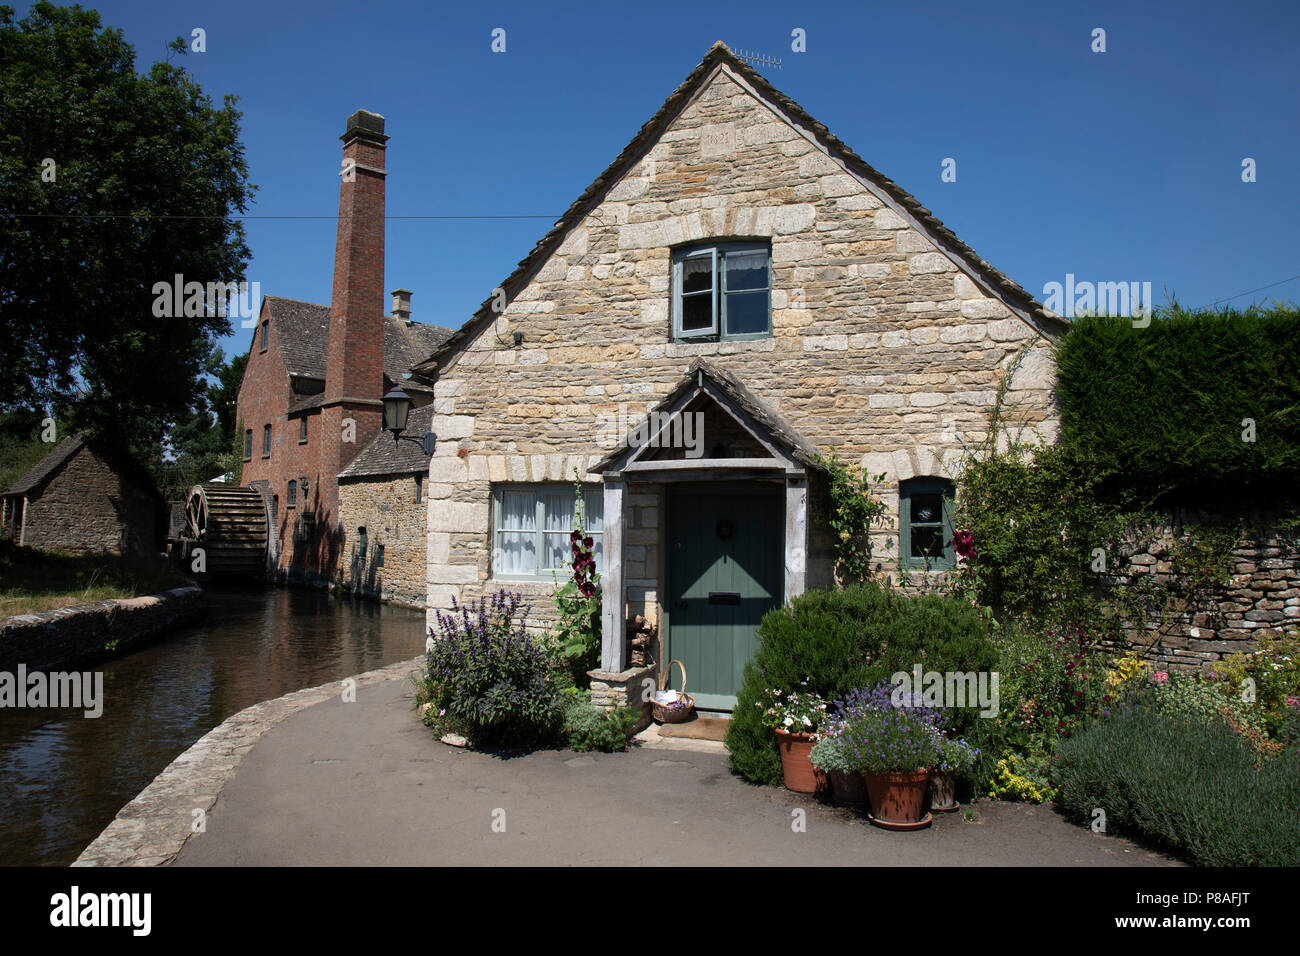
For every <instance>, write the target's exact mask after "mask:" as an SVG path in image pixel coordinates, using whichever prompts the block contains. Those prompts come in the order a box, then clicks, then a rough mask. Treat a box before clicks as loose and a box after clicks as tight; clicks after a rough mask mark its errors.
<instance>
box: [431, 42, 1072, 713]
mask: <svg viewBox="0 0 1300 956" xmlns="http://www.w3.org/2000/svg"><path fill="white" fill-rule="evenodd" d="M501 289H502V291H503V294H498V295H496V296H495V297H494V298H492V299H489V300H488V301H487V302H485V303H484V304H483V306H482V307H481V308H480V309H479V310H478V312H477V313H476V314H475V315H474V316H473V317H472V318H471V319H470V320H469V321H468V322H466V323H465V324H464V326H462V327H461V328H460V329H459V330H458V331H457V332H455V333H454V334H453V335H452V336H451V338H450V339H449V340H448V341H447V342H446V343H445V344H444V345H442V346H441V347H440V348H439V349H438V350H437V351H436V352H435V353H434V354H433V356H432V357H431V358H430V359H429V361H427V362H425V363H423V364H420V365H417V366H416V371H417V372H420V373H425V374H429V375H431V376H435V377H436V384H435V397H434V405H433V411H434V414H433V420H432V429H433V431H434V432H436V433H437V434H438V436H439V441H438V444H437V449H436V453H435V454H434V456H433V458H432V461H431V462H430V467H429V484H428V488H427V489H426V494H427V496H428V499H429V505H428V604H429V608H430V612H429V613H430V615H431V616H432V614H433V609H436V608H446V607H448V606H449V605H450V603H451V601H452V600H453V598H454V599H456V600H457V601H460V602H464V601H468V600H472V599H475V598H477V597H478V596H479V595H481V594H484V593H490V592H494V591H495V590H497V589H498V588H502V587H504V588H509V589H513V590H519V591H522V592H524V593H525V594H526V595H527V596H528V597H530V598H531V599H532V600H533V601H534V605H535V607H540V609H541V610H540V612H535V613H539V616H540V617H545V616H546V615H548V614H553V611H552V610H551V608H550V605H549V602H548V598H549V596H550V595H551V594H552V592H553V590H554V587H555V582H556V581H557V579H558V580H562V579H563V576H564V573H565V572H564V568H563V563H564V559H565V557H566V556H567V554H568V532H569V530H570V528H571V525H572V515H573V512H574V505H575V491H574V485H575V481H576V482H577V483H579V484H580V485H581V494H582V497H583V500H584V503H585V511H586V528H587V530H588V533H590V534H592V536H593V538H594V541H595V546H596V552H597V557H598V565H599V568H600V572H601V575H602V588H603V611H604V623H603V644H602V658H601V670H600V671H599V672H594V673H593V678H594V679H595V681H596V683H595V685H594V686H595V687H596V689H597V690H598V691H600V692H601V694H600V695H598V696H603V697H604V698H605V699H606V700H609V699H611V698H617V696H618V695H619V694H620V693H622V692H624V691H625V690H628V689H630V691H631V692H635V691H637V690H639V688H640V686H641V680H642V678H643V676H644V674H643V673H642V672H641V671H638V670H635V669H629V668H628V666H627V661H628V646H627V630H628V622H629V620H630V619H631V618H632V617H633V616H635V615H644V616H646V617H647V618H649V619H651V620H652V621H653V622H655V623H656V624H657V625H658V626H659V634H660V639H661V641H662V642H663V645H664V646H663V647H662V648H660V649H659V651H658V653H659V654H660V655H662V656H660V657H659V658H658V659H660V660H663V661H668V660H671V659H676V660H680V661H682V662H683V663H684V664H685V666H686V670H687V673H688V682H689V683H688V689H689V690H690V691H691V693H692V694H694V695H695V696H696V698H697V700H698V702H699V704H700V706H701V707H702V708H704V709H716V710H724V711H725V710H729V709H730V708H731V706H732V705H733V704H734V701H735V693H736V690H737V688H738V687H739V684H740V680H741V671H742V668H743V666H744V664H745V662H746V661H747V660H748V659H749V657H750V655H751V654H752V653H753V651H754V648H755V628H756V626H757V624H758V621H759V619H760V618H761V617H762V615H763V613H764V612H765V611H767V610H768V609H770V608H771V607H773V606H776V605H779V604H780V603H781V602H783V601H785V600H788V599H789V598H791V597H793V596H795V595H797V594H799V593H801V592H802V591H803V590H805V589H806V588H810V587H819V586H826V585H828V584H830V583H831V582H832V580H833V566H834V557H835V556H834V549H833V547H832V545H833V542H832V541H831V540H830V538H829V535H828V532H827V530H826V524H825V516H824V513H823V510H822V507H823V506H822V505H821V504H819V502H821V500H822V496H821V494H820V490H821V489H822V488H823V487H824V484H825V482H824V472H823V469H822V466H821V465H820V464H819V456H821V455H824V454H827V453H829V452H831V451H835V452H836V453H837V454H838V455H839V456H840V457H841V459H844V460H847V461H849V462H852V463H855V464H859V463H860V464H863V465H865V466H866V467H867V468H868V469H869V470H870V471H871V472H872V473H883V474H884V475H885V479H884V485H883V486H882V487H881V488H880V492H881V493H882V495H883V497H884V498H885V500H886V503H887V504H888V505H889V508H890V515H891V522H890V524H889V525H888V526H886V527H883V528H880V529H878V531H877V534H876V536H875V556H876V558H877V559H879V560H881V561H882V562H884V563H885V564H886V565H887V566H888V567H890V568H894V569H897V568H900V567H901V568H922V567H929V568H942V567H944V566H945V565H949V566H950V565H951V563H952V561H953V544H952V528H951V523H950V519H949V517H948V510H947V507H946V504H947V501H948V500H950V498H951V494H952V480H953V476H954V474H955V473H956V471H955V469H956V466H957V463H958V460H959V457H960V455H961V454H962V449H963V447H967V446H969V445H971V444H972V443H973V442H976V441H978V440H979V439H980V438H981V437H982V436H983V433H984V432H985V430H986V428H987V425H988V418H989V412H990V409H991V407H992V406H993V403H994V401H995V398H996V396H997V394H998V391H999V389H1000V388H1003V387H1005V390H1006V394H1005V401H1004V404H1005V406H1006V409H1007V412H1008V415H1009V416H1010V418H1011V420H1012V421H1013V422H1014V423H1015V424H1016V425H1017V426H1018V427H1020V428H1023V429H1025V430H1026V431H1027V433H1028V434H1029V435H1031V436H1032V435H1033V434H1035V433H1037V434H1038V435H1040V436H1041V437H1042V438H1044V439H1050V438H1051V437H1052V436H1053V435H1054V432H1055V429H1056V425H1057V422H1056V418H1055V412H1054V408H1053V401H1052V393H1051V390H1052V386H1053V382H1052V366H1051V362H1050V352H1049V343H1050V340H1051V339H1052V337H1053V336H1055V335H1057V334H1058V333H1060V332H1061V331H1063V330H1064V329H1065V328H1066V324H1065V322H1064V320H1062V319H1061V318H1060V317H1058V316H1056V315H1055V314H1053V313H1050V312H1049V311H1047V310H1046V309H1045V308H1044V307H1043V306H1042V305H1040V304H1039V303H1038V302H1036V301H1035V300H1034V299H1033V297H1032V296H1030V295H1029V294H1028V293H1027V292H1026V291H1025V290H1024V289H1022V288H1021V287H1020V286H1018V285H1017V284H1015V283H1014V282H1012V281H1011V280H1010V279H1008V278H1007V277H1006V276H1005V275H1003V274H1002V273H1001V272H998V271H997V270H996V269H994V268H993V267H991V266H990V265H989V264H988V263H987V262H985V261H984V260H983V259H981V258H979V257H978V256H977V255H976V254H975V253H974V252H973V251H972V250H971V249H970V248H969V247H968V246H966V245H965V244H964V243H963V242H961V240H959V239H958V238H957V237H956V236H955V235H953V234H952V233H951V232H950V231H949V230H948V229H946V228H945V227H944V226H943V224H942V223H940V222H939V221H938V220H937V219H936V218H935V217H934V216H933V215H931V214H930V213H929V212H928V211H927V210H926V209H924V208H923V207H922V206H921V205H920V204H919V203H918V202H917V201H916V200H915V199H914V198H913V197H912V196H910V195H909V194H908V193H906V192H905V191H904V190H902V189H901V188H900V187H899V186H897V185H896V184H895V183H893V182H891V181H890V180H889V179H886V178H885V177H884V176H882V175H881V174H880V173H878V172H877V171H876V170H874V169H873V168H872V167H871V166H869V165H868V164H867V163H866V162H865V161H864V160H863V159H862V158H861V157H859V156H858V155H857V154H856V153H854V152H853V151H852V150H850V149H849V148H848V147H847V146H846V145H845V144H844V143H842V142H841V141H840V140H839V139H837V138H836V137H835V136H834V135H833V134H832V133H831V132H830V131H829V130H827V129H826V128H825V127H824V126H822V125H821V124H820V123H818V122H817V121H816V120H814V119H813V118H812V117H811V116H810V115H808V114H807V113H806V112H805V111H804V110H803V109H802V108H801V107H799V106H798V105H797V104H795V103H794V102H792V101H791V100H790V99H789V98H787V97H786V96H784V95H783V94H782V93H781V92H780V91H778V90H777V89H775V88H774V87H773V86H772V85H771V84H769V83H768V82H767V81H766V80H765V79H764V78H763V77H762V76H760V75H759V74H758V73H757V72H756V71H755V70H754V69H753V68H751V67H750V66H749V65H748V64H746V63H744V62H743V61H741V60H740V59H738V58H737V57H736V56H734V55H733V54H732V53H731V52H730V51H729V50H728V49H727V48H726V47H725V46H724V45H722V44H716V45H715V46H714V47H713V48H712V49H711V50H710V51H709V52H708V54H707V55H706V56H705V58H704V60H703V62H701V63H700V64H699V66H698V67H696V69H695V70H694V71H693V72H692V73H691V74H690V76H688V77H687V79H686V81H685V82H684V83H683V84H682V85H681V86H680V87H679V88H678V89H677V90H676V91H675V92H674V93H673V94H672V95H671V96H670V97H669V98H668V100H667V102H666V103H665V104H664V105H663V107H662V108H661V109H660V110H659V112H658V113H656V114H655V115H654V116H653V117H652V118H651V119H650V120H649V122H647V123H646V124H645V125H644V126H643V127H642V128H641V130H640V132H639V133H638V134H637V135H636V137H635V138H634V139H633V141H632V142H631V143H630V144H628V146H627V148H626V149H624V150H623V152H622V153H621V154H620V155H619V156H618V158H617V159H615V160H614V162H613V163H612V164H611V165H610V166H609V168H608V169H606V170H605V171H604V172H603V173H602V174H601V175H600V176H599V177H598V178H597V179H596V181H595V182H594V183H592V184H591V186H590V187H588V189H587V190H586V191H585V192H584V193H583V194H582V195H581V196H580V197H579V198H578V199H577V200H576V201H575V202H574V203H573V205H572V206H571V207H570V208H569V210H568V211H567V212H566V213H565V215H564V216H563V218H562V219H561V220H560V221H559V223H558V224H557V225H556V226H555V228H554V229H553V230H552V231H551V232H550V233H548V234H547V235H546V236H545V237H543V239H542V240H541V241H540V242H539V243H538V244H537V246H536V248H534V249H533V251H532V252H531V254H530V255H529V256H528V257H527V258H526V259H525V260H524V261H523V262H522V263H521V264H520V266H519V268H518V269H517V270H516V271H515V272H514V273H513V274H512V275H511V276H509V277H508V278H507V279H506V280H505V281H504V282H503V283H502V284H501ZM431 623H432V622H431ZM675 685H676V679H674V686H675ZM607 690H608V693H606V692H607Z"/></svg>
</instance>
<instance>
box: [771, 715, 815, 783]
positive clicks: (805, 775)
mask: <svg viewBox="0 0 1300 956" xmlns="http://www.w3.org/2000/svg"><path fill="white" fill-rule="evenodd" d="M773 733H775V734H776V749H777V750H778V751H780V753H781V771H782V773H783V774H784V775H785V786H786V789H787V790H793V791H794V792H795V793H816V792H817V782H818V776H819V773H818V771H817V770H816V769H814V767H813V765H812V760H811V759H810V758H809V756H808V755H809V753H811V751H812V748H813V744H814V743H815V742H816V740H815V738H814V737H813V735H812V734H792V733H788V732H786V731H784V730H774V731H773Z"/></svg>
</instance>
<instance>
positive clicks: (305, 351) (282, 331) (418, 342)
mask: <svg viewBox="0 0 1300 956" xmlns="http://www.w3.org/2000/svg"><path fill="white" fill-rule="evenodd" d="M265 300H266V303H267V308H268V311H269V312H270V316H271V323H272V324H273V325H274V326H275V338H276V342H278V343H279V346H280V357H281V358H282V359H283V360H284V367H285V368H286V369H288V371H289V374H290V375H296V376H298V377H300V378H314V379H320V380H322V381H323V380H324V378H325V358H326V353H327V352H328V344H329V330H330V307H329V306H328V305H321V304H320V303H319V302H303V301H301V300H299V299H286V298H284V297H282V296H278V295H268V296H266V297H265ZM450 336H451V329H446V328H443V327H442V326H440V325H426V324H424V323H421V322H413V323H411V324H410V325H408V324H407V323H406V322H404V321H403V320H402V319H399V318H397V317H396V316H392V315H386V316H384V374H385V375H387V376H388V378H389V379H390V380H391V381H393V382H398V383H401V382H406V381H409V380H408V379H407V378H406V376H407V374H408V373H409V372H410V371H411V366H413V365H415V364H416V363H417V362H421V361H423V360H424V359H426V358H428V357H429V356H430V355H432V354H433V352H434V350H435V349H437V348H438V346H440V345H441V344H442V343H443V342H445V341H446V340H447V339H448V338H449V337H450ZM411 384H413V385H414V386H415V387H417V388H422V387H425V386H422V385H420V383H419V382H413V383H411ZM312 400H314V401H315V404H316V405H319V404H320V399H319V397H318V396H312ZM311 407H313V405H312V403H311V400H309V401H307V402H304V403H301V404H299V405H295V406H294V408H293V409H292V410H293V411H300V410H302V409H304V408H311Z"/></svg>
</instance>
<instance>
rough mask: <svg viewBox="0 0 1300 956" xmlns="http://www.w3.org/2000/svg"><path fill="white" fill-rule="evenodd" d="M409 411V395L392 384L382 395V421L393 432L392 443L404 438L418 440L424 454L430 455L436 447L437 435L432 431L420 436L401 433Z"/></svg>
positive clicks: (404, 427)
mask: <svg viewBox="0 0 1300 956" xmlns="http://www.w3.org/2000/svg"><path fill="white" fill-rule="evenodd" d="M410 412H411V396H410V395H407V394H406V393H405V392H404V391H402V389H401V387H400V386H397V385H394V386H393V388H392V390H391V391H390V392H389V393H388V394H387V395H385V396H384V421H385V422H387V427H388V430H389V431H390V432H392V433H393V444H394V445H396V444H397V443H398V442H399V441H401V440H402V439H403V438H405V439H406V440H407V441H418V442H419V443H420V444H421V446H422V450H423V452H424V453H425V454H426V455H432V454H433V452H434V449H435V448H436V447H437V443H438V436H437V435H435V434H434V433H433V432H425V433H424V435H423V436H422V437H420V438H415V437H414V436H409V435H402V432H404V431H406V418H407V416H408V415H409V414H410Z"/></svg>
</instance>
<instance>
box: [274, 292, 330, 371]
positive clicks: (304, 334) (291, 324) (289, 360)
mask: <svg viewBox="0 0 1300 956" xmlns="http://www.w3.org/2000/svg"><path fill="white" fill-rule="evenodd" d="M264 298H265V301H266V304H267V308H268V310H269V311H270V313H271V324H272V325H274V326H275V339H276V341H277V342H278V343H279V344H280V357H281V358H282V359H283V360H284V367H285V368H286V369H288V370H289V374H290V375H300V376H303V377H304V378H319V379H324V378H325V351H326V349H325V345H326V343H327V342H328V341H329V332H330V307H329V306H328V305H321V304H319V303H317V302H303V301H301V300H299V299H285V298H282V297H280V296H278V295H268V296H265V297H264Z"/></svg>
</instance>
